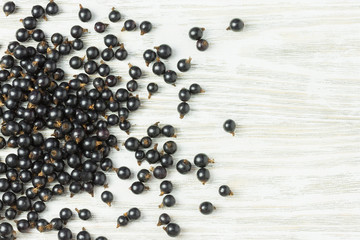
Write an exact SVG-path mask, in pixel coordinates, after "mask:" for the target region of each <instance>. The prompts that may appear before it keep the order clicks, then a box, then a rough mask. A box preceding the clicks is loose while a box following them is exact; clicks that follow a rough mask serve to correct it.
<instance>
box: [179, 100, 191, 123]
mask: <svg viewBox="0 0 360 240" xmlns="http://www.w3.org/2000/svg"><path fill="white" fill-rule="evenodd" d="M177 111H178V112H179V113H180V119H183V118H184V116H185V115H186V114H188V113H189V112H190V106H189V104H188V103H187V102H181V103H180V104H179V105H178V107H177Z"/></svg>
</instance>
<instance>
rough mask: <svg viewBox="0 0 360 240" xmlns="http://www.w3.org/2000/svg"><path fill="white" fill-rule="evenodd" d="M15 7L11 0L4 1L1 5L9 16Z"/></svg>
mask: <svg viewBox="0 0 360 240" xmlns="http://www.w3.org/2000/svg"><path fill="white" fill-rule="evenodd" d="M15 9H16V6H15V3H14V2H12V1H9V2H6V3H5V4H4V6H3V11H4V13H5V15H6V16H9V15H10V14H12V13H14V12H15Z"/></svg>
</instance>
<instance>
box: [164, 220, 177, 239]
mask: <svg viewBox="0 0 360 240" xmlns="http://www.w3.org/2000/svg"><path fill="white" fill-rule="evenodd" d="M163 229H164V230H165V231H166V233H167V235H168V236H170V237H176V236H178V235H179V234H180V231H181V230H180V226H179V225H177V224H176V223H169V224H168V225H167V226H166V227H163Z"/></svg>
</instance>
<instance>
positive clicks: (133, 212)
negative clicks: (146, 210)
mask: <svg viewBox="0 0 360 240" xmlns="http://www.w3.org/2000/svg"><path fill="white" fill-rule="evenodd" d="M124 216H125V217H128V218H129V220H138V219H139V218H140V217H141V212H140V210H139V209H138V208H136V207H134V208H131V209H130V210H129V211H128V212H127V213H125V214H124Z"/></svg>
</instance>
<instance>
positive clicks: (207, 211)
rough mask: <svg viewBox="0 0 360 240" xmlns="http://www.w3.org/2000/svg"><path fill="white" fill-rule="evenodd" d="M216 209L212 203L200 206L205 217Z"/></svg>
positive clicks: (204, 203)
mask: <svg viewBox="0 0 360 240" xmlns="http://www.w3.org/2000/svg"><path fill="white" fill-rule="evenodd" d="M214 209H216V208H215V207H214V206H213V205H212V203H211V202H203V203H201V204H200V206H199V210H200V212H201V213H202V214H204V215H209V214H211V213H212V212H213V210H214Z"/></svg>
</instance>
